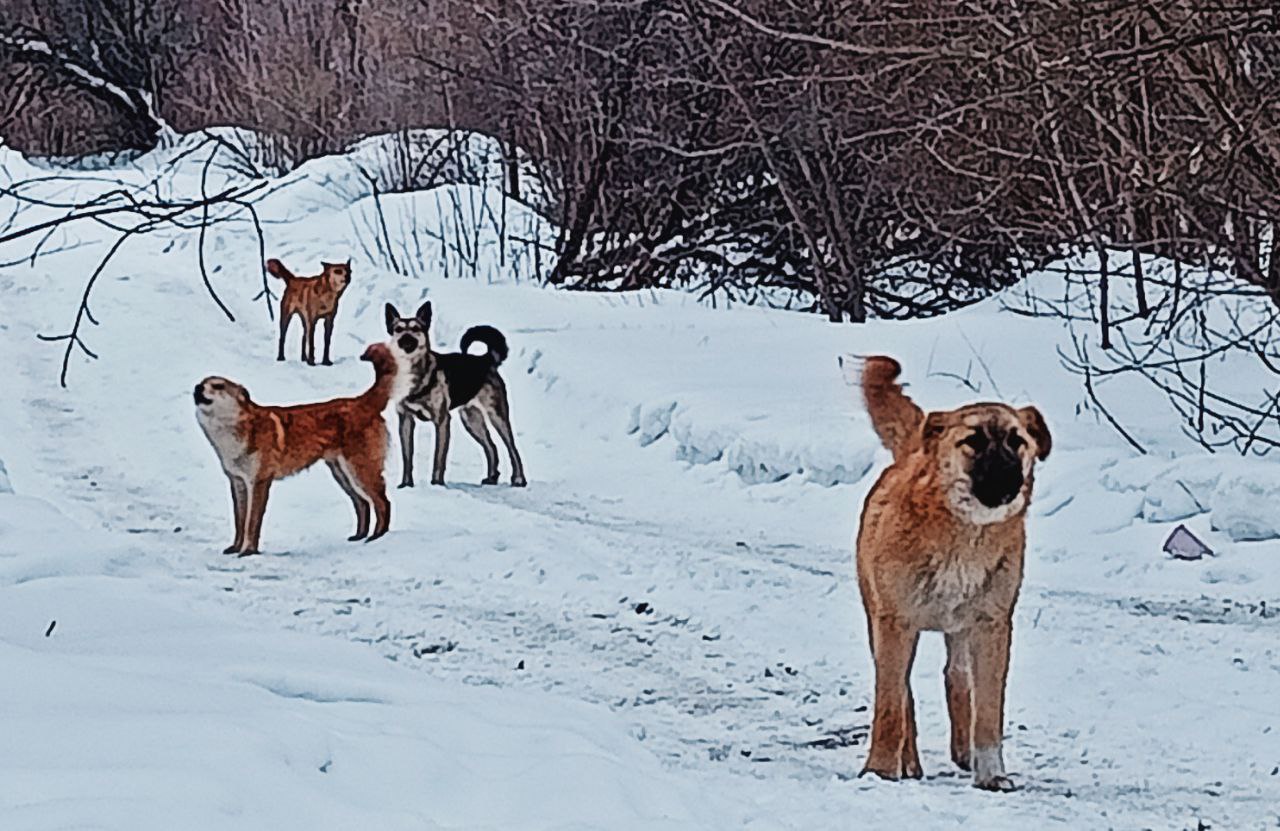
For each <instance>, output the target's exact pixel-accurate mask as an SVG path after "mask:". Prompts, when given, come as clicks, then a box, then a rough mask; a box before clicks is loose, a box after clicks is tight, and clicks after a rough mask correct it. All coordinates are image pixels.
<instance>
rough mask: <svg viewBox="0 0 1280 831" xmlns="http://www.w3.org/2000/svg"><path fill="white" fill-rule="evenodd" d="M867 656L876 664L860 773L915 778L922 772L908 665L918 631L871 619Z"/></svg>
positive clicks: (892, 777) (900, 622)
mask: <svg viewBox="0 0 1280 831" xmlns="http://www.w3.org/2000/svg"><path fill="white" fill-rule="evenodd" d="M869 622H870V624H871V653H872V657H873V658H874V659H875V665H876V700H875V714H874V716H873V718H872V723H871V750H870V752H869V753H868V754H867V763H866V765H865V766H864V767H863V769H862V773H863V774H864V775H865V774H867V773H874V774H876V775H877V776H879V777H881V778H883V779H902V778H904V777H906V778H910V779H919V778H920V777H921V775H923V772H922V770H921V768H920V757H919V755H918V753H917V751H916V742H915V733H916V725H915V712H914V702H913V700H912V697H911V686H910V685H911V678H910V676H911V664H912V662H913V661H914V660H915V654H916V644H917V643H918V642H919V640H920V632H919V631H918V630H916V629H914V628H911V627H908V626H907V625H906V624H904V623H903V622H902V621H898V620H895V619H893V618H891V617H887V616H883V617H872V618H870V621H869Z"/></svg>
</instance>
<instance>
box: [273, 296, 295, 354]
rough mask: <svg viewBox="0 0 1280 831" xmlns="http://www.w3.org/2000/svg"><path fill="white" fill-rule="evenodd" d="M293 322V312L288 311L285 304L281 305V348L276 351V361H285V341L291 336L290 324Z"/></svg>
mask: <svg viewBox="0 0 1280 831" xmlns="http://www.w3.org/2000/svg"><path fill="white" fill-rule="evenodd" d="M292 321H293V310H292V309H286V308H285V307H284V304H283V303H282V304H280V348H279V349H278V350H277V351H276V360H277V361H283V360H284V341H285V337H286V336H287V335H288V334H289V323H290V322H292Z"/></svg>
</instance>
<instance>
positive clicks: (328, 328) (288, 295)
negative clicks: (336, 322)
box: [267, 259, 351, 366]
mask: <svg viewBox="0 0 1280 831" xmlns="http://www.w3.org/2000/svg"><path fill="white" fill-rule="evenodd" d="M320 266H321V268H322V269H323V270H322V271H321V272H320V273H319V274H318V275H316V276H315V277H298V276H297V275H295V274H294V273H293V272H292V271H290V270H289V269H287V268H285V267H284V263H282V262H280V261H279V260H275V259H272V260H267V271H268V272H270V273H271V275H272V276H273V277H279V278H280V279H281V280H284V294H283V295H282V296H281V297H280V348H279V350H278V351H277V352H276V360H277V361H283V360H284V339H285V336H286V335H288V334H289V323H290V322H291V321H292V320H293V316H294V315H300V316H301V317H302V360H304V361H306V362H307V363H308V364H310V365H311V366H315V365H316V323H317V322H318V321H321V320H323V321H324V361H322V363H323V364H324V365H325V366H332V365H333V362H332V361H330V360H329V341H330V340H332V339H333V319H334V317H335V316H336V315H337V314H338V299H339V298H340V297H342V293H343V292H344V291H346V290H347V286H349V285H351V261H350V260H347V261H346V262H345V263H321V264H320Z"/></svg>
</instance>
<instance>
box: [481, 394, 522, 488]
mask: <svg viewBox="0 0 1280 831" xmlns="http://www.w3.org/2000/svg"><path fill="white" fill-rule="evenodd" d="M489 420H490V421H492V422H493V429H494V430H495V431H497V433H498V437H499V438H501V439H502V443H503V444H505V445H506V446H507V455H509V456H510V457H511V484H512V485H514V486H516V487H517V488H522V487H524V486H525V478H524V462H522V461H520V451H518V450H516V437H515V433H514V432H513V431H512V429H511V413H510V411H509V410H508V409H507V400H506V396H505V395H504V396H502V397H499V398H496V399H495V400H494V403H493V406H492V407H491V408H490V409H489Z"/></svg>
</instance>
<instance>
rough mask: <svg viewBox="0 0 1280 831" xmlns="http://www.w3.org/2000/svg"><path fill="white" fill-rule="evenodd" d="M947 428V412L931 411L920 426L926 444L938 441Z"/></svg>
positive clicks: (921, 435)
mask: <svg viewBox="0 0 1280 831" xmlns="http://www.w3.org/2000/svg"><path fill="white" fill-rule="evenodd" d="M945 429H947V414H946V413H929V414H928V415H927V416H925V417H924V423H923V424H922V425H921V427H920V437H921V438H922V439H923V440H924V443H925V444H929V443H931V442H934V441H937V440H938V436H941V435H942V431H943V430H945Z"/></svg>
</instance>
